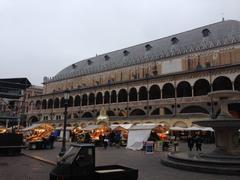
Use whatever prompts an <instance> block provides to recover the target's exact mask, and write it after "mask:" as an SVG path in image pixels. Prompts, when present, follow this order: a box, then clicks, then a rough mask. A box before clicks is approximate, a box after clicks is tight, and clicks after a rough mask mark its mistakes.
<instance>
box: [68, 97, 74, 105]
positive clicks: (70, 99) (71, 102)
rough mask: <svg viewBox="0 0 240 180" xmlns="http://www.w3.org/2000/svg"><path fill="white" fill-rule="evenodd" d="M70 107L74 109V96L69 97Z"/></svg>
mask: <svg viewBox="0 0 240 180" xmlns="http://www.w3.org/2000/svg"><path fill="white" fill-rule="evenodd" d="M68 107H73V97H72V96H70V97H69V100H68Z"/></svg>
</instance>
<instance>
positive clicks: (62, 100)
mask: <svg viewBox="0 0 240 180" xmlns="http://www.w3.org/2000/svg"><path fill="white" fill-rule="evenodd" d="M64 104H65V99H64V97H62V98H61V101H60V107H61V108H63V107H64Z"/></svg>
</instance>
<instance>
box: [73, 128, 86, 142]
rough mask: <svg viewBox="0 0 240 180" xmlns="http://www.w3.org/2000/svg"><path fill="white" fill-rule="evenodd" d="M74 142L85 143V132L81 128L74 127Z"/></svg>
mask: <svg viewBox="0 0 240 180" xmlns="http://www.w3.org/2000/svg"><path fill="white" fill-rule="evenodd" d="M72 142H79V143H83V142H84V131H83V130H82V128H81V127H74V128H73V130H72Z"/></svg>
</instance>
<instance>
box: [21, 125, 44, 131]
mask: <svg viewBox="0 0 240 180" xmlns="http://www.w3.org/2000/svg"><path fill="white" fill-rule="evenodd" d="M41 125H42V124H33V125H31V126H28V127H26V128H24V129H22V131H29V130H31V129H34V128H37V127H39V126H41Z"/></svg>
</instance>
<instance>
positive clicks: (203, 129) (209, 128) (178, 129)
mask: <svg viewBox="0 0 240 180" xmlns="http://www.w3.org/2000/svg"><path fill="white" fill-rule="evenodd" d="M170 130H172V131H212V132H213V131H214V130H213V128H211V127H201V126H192V127H188V128H183V127H177V126H176V127H170Z"/></svg>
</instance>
